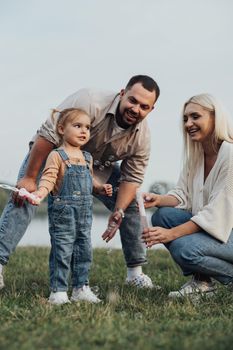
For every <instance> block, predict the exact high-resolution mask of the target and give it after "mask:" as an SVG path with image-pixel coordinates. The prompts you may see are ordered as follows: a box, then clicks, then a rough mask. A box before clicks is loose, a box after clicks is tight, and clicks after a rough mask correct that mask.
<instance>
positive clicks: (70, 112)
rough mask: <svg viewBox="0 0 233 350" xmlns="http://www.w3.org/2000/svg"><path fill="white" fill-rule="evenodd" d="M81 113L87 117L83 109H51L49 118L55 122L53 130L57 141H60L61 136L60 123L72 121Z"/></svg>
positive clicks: (63, 124)
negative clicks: (57, 138)
mask: <svg viewBox="0 0 233 350" xmlns="http://www.w3.org/2000/svg"><path fill="white" fill-rule="evenodd" d="M57 114H58V117H57ZM81 114H85V115H87V116H88V117H89V115H88V114H87V113H86V112H85V111H83V110H82V109H79V108H66V109H63V110H62V111H58V110H57V109H53V110H52V114H51V118H52V120H53V121H54V122H55V124H56V126H55V131H56V133H57V135H58V137H59V143H61V142H62V136H61V134H60V133H59V126H61V125H62V126H65V125H66V123H68V122H72V121H73V120H75V119H76V118H77V117H79V116H80V115H81ZM56 117H57V118H56Z"/></svg>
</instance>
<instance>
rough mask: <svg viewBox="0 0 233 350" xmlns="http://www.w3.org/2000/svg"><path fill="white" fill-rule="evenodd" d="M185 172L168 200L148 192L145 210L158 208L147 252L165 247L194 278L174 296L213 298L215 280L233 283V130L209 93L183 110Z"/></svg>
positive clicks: (148, 232)
mask: <svg viewBox="0 0 233 350" xmlns="http://www.w3.org/2000/svg"><path fill="white" fill-rule="evenodd" d="M182 116H183V135H184V168H183V171H182V173H181V176H180V179H179V181H178V184H177V187H176V188H175V189H174V190H172V191H170V192H168V194H167V195H157V194H152V193H145V194H144V195H143V196H144V201H145V207H146V208H150V207H153V206H156V207H159V209H158V210H157V211H156V212H155V213H154V214H153V216H152V225H153V227H150V228H148V229H145V230H144V232H143V240H144V241H145V243H146V245H147V246H148V247H151V246H153V245H154V244H158V243H164V244H165V246H166V247H167V248H168V250H169V251H170V254H171V256H172V257H173V259H174V260H175V262H176V263H177V264H178V265H179V266H180V267H181V269H182V271H183V274H184V275H185V276H187V275H192V279H191V280H190V281H188V282H187V283H186V284H184V285H183V286H182V287H181V288H180V290H178V291H174V292H171V293H169V296H170V297H180V296H187V295H190V296H191V295H193V294H196V293H201V294H205V293H211V294H212V293H213V291H214V290H215V289H216V286H215V284H214V283H213V281H212V280H211V278H212V277H213V278H214V279H215V280H217V281H219V282H221V283H222V284H225V285H227V284H232V281H233V230H232V228H233V128H232V126H231V125H230V120H229V118H228V117H227V116H226V113H224V111H223V109H222V107H221V106H220V104H219V103H218V102H217V101H216V99H215V98H214V97H213V96H211V95H209V94H201V95H197V96H194V97H192V98H190V99H189V100H188V101H187V102H186V103H185V105H184V108H183V113H182Z"/></svg>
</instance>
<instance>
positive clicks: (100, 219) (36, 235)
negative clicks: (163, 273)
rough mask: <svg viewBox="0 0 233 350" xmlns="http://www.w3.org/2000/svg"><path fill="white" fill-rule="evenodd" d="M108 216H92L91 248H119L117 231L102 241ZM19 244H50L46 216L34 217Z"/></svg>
mask: <svg viewBox="0 0 233 350" xmlns="http://www.w3.org/2000/svg"><path fill="white" fill-rule="evenodd" d="M107 222H108V216H107V215H105V216H104V215H95V214H94V216H93V225H92V246H93V248H108V249H116V248H121V241H120V235H119V233H118V232H117V233H116V235H115V237H114V238H113V239H112V240H111V241H110V242H109V243H106V242H105V241H103V239H102V237H101V235H102V233H103V232H104V231H105V229H106V227H107ZM19 245H20V246H28V245H31V246H50V237H49V233H48V221H47V217H45V218H43V219H41V218H40V219H37V218H34V219H33V220H32V222H31V224H30V225H29V227H28V229H27V231H26V233H25V235H24V236H23V238H22V239H21V241H20V243H19ZM156 248H163V245H162V244H159V245H157V246H156Z"/></svg>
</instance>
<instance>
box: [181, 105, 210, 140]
mask: <svg viewBox="0 0 233 350" xmlns="http://www.w3.org/2000/svg"><path fill="white" fill-rule="evenodd" d="M214 128H215V119H214V113H213V112H211V111H209V110H207V109H205V108H204V107H202V106H200V105H198V104H196V103H192V102H190V103H189V104H187V106H186V107H185V110H184V129H185V131H186V132H187V133H188V135H189V137H190V138H191V140H192V141H194V142H201V143H203V142H206V141H209V140H211V139H212V135H213V132H214Z"/></svg>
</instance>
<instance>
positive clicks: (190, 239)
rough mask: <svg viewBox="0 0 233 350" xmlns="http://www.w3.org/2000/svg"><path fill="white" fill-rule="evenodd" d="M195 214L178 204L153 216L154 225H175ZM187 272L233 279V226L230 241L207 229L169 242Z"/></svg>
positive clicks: (165, 208)
mask: <svg viewBox="0 0 233 350" xmlns="http://www.w3.org/2000/svg"><path fill="white" fill-rule="evenodd" d="M191 217H192V214H191V213H189V212H187V211H185V210H182V209H177V208H171V207H163V208H160V209H158V210H157V211H156V212H155V213H154V214H153V216H152V219H151V221H152V225H153V226H160V227H164V228H172V227H175V226H178V225H181V224H183V223H185V222H187V221H189V220H190V218H191ZM165 246H166V247H167V249H168V250H169V252H170V254H171V256H172V257H173V259H174V260H175V262H176V263H177V264H178V265H179V266H180V268H181V269H182V271H183V274H184V275H185V276H187V275H191V274H194V273H200V274H204V275H206V276H209V277H213V278H215V279H216V280H218V281H219V282H221V283H223V284H228V283H230V282H232V280H233V230H232V231H231V235H230V237H229V239H228V242H227V243H222V242H220V241H218V240H217V239H215V238H214V237H212V236H210V235H209V234H208V233H207V232H205V231H200V232H197V233H193V234H191V235H187V236H182V237H180V238H177V239H175V240H174V241H172V242H170V243H167V244H165Z"/></svg>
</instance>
